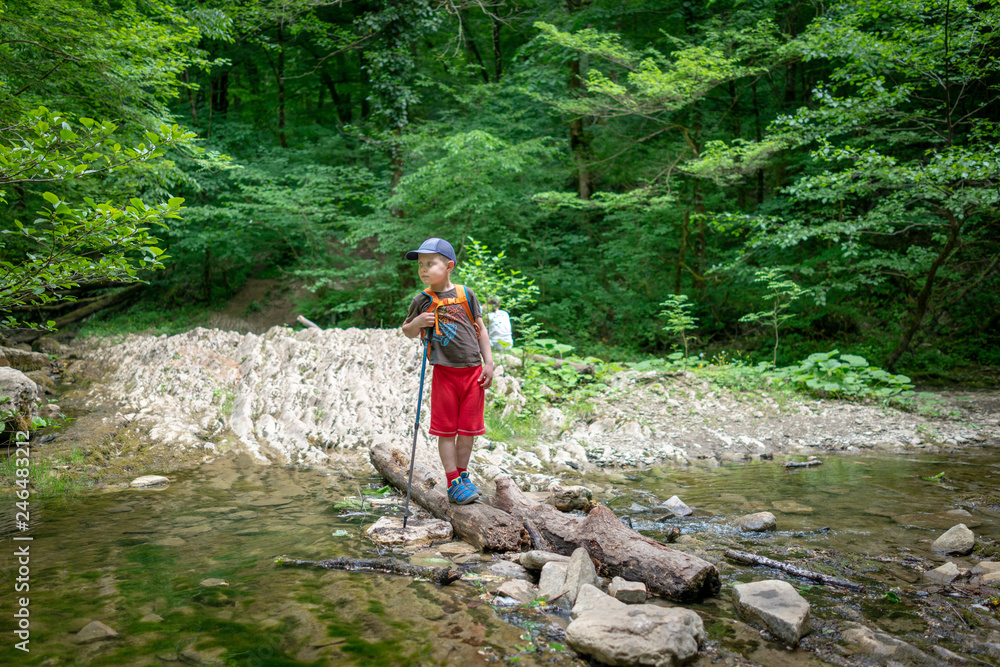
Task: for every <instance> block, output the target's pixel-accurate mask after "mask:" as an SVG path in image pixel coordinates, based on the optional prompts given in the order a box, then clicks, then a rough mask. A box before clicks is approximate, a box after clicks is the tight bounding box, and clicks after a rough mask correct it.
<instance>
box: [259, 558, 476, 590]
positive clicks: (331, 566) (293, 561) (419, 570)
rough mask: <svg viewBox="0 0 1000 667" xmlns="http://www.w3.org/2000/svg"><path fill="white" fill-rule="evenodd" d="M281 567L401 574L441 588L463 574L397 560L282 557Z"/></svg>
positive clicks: (447, 569)
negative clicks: (294, 566) (425, 580)
mask: <svg viewBox="0 0 1000 667" xmlns="http://www.w3.org/2000/svg"><path fill="white" fill-rule="evenodd" d="M277 561H278V564H279V565H313V566H315V567H322V568H325V569H327V570H346V571H349V572H383V573H385V574H399V575H403V576H404V577H420V578H422V579H428V580H429V581H433V582H434V583H435V584H438V585H440V586H447V585H448V584H450V583H452V582H453V581H458V580H459V579H461V578H462V573H461V572H456V571H455V570H452V569H451V568H447V567H421V566H419V565H410V564H409V563H404V562H403V561H401V560H398V559H396V558H329V559H327V560H299V559H297V558H285V557H281V558H278V559H277Z"/></svg>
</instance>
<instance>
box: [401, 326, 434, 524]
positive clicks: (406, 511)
mask: <svg viewBox="0 0 1000 667" xmlns="http://www.w3.org/2000/svg"><path fill="white" fill-rule="evenodd" d="M433 333H434V330H433V329H428V330H427V331H426V335H425V336H424V349H423V351H422V353H421V355H420V389H419V390H418V391H417V419H416V421H415V422H414V424H413V448H412V449H411V450H410V477H409V479H407V481H406V505H405V506H404V507H403V528H404V529H405V528H406V520H407V519H409V518H410V486H412V485H413V461H414V460H415V459H416V458H417V434H418V433H419V432H420V401H421V400H422V399H423V397H424V371H425V370H426V369H427V352H428V348H429V347H430V344H431V334H433Z"/></svg>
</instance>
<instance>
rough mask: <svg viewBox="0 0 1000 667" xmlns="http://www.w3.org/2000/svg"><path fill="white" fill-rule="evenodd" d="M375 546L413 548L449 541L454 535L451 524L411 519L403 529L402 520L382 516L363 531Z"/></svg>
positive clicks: (435, 520) (434, 520)
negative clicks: (418, 545)
mask: <svg viewBox="0 0 1000 667" xmlns="http://www.w3.org/2000/svg"><path fill="white" fill-rule="evenodd" d="M365 535H367V536H368V538H369V539H371V540H372V541H373V542H375V543H376V544H381V545H383V546H414V545H417V544H430V543H431V542H438V541H440V540H450V539H451V538H452V537H453V535H454V529H453V528H452V526H451V523H449V522H447V521H441V520H439V519H411V520H408V521H407V522H406V528H403V520H402V519H399V518H397V517H392V516H384V517H381V518H380V519H379V520H378V521H376V522H375V523H373V524H372V525H371V526H369V527H368V529H367V530H366V531H365Z"/></svg>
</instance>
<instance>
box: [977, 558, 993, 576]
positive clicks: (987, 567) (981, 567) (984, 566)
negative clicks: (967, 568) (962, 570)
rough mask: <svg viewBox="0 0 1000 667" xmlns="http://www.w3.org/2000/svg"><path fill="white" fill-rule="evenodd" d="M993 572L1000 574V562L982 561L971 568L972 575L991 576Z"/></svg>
mask: <svg viewBox="0 0 1000 667" xmlns="http://www.w3.org/2000/svg"><path fill="white" fill-rule="evenodd" d="M994 572H1000V561H995V560H984V561H980V563H979V564H978V565H976V566H975V567H974V568H972V574H974V575H981V574H992V573H994Z"/></svg>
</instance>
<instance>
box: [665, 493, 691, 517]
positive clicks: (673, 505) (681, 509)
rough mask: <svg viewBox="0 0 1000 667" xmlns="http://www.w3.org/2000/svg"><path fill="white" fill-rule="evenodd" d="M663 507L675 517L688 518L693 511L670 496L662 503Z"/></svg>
mask: <svg viewBox="0 0 1000 667" xmlns="http://www.w3.org/2000/svg"><path fill="white" fill-rule="evenodd" d="M663 506H664V507H666V508H667V509H668V510H670V511H671V512H673V513H674V514H676V515H677V516H690V515H691V513H692V512H693V511H694V510H692V509H691V508H690V507H688V506H687V505H686V504H685V503H684V501H683V500H681V499H680V498H679V497H677V496H670V498H668V499H667V501H666V502H665V503H663Z"/></svg>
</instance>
